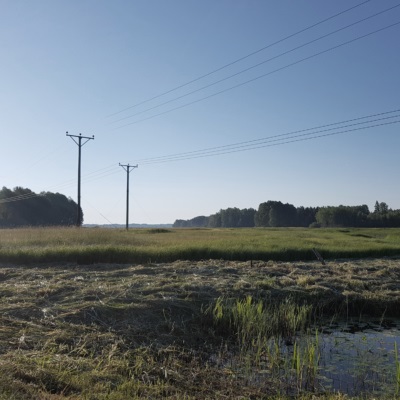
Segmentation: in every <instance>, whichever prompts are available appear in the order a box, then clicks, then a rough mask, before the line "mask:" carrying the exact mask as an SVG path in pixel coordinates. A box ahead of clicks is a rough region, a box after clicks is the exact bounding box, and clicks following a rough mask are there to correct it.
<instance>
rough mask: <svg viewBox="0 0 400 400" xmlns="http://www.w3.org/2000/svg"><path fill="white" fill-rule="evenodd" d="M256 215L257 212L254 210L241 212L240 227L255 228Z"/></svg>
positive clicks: (247, 209) (246, 209)
mask: <svg viewBox="0 0 400 400" xmlns="http://www.w3.org/2000/svg"><path fill="white" fill-rule="evenodd" d="M255 214H256V210H255V209H254V208H244V209H243V210H240V226H241V227H243V228H252V227H253V226H254V216H255Z"/></svg>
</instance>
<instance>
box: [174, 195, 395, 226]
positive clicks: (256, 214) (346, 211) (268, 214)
mask: <svg viewBox="0 0 400 400" xmlns="http://www.w3.org/2000/svg"><path fill="white" fill-rule="evenodd" d="M173 227H174V228H195V227H196V228H206V227H208V228H242V227H243V228H244V227H315V228H317V227H400V210H391V209H390V208H389V206H388V205H387V204H386V203H384V202H382V203H379V202H378V201H377V202H376V203H375V207H374V211H373V212H370V210H369V209H368V206H367V205H361V206H343V205H340V206H337V207H295V206H294V205H292V204H288V203H286V204H283V203H282V202H280V201H271V200H269V201H267V202H265V203H261V204H260V205H259V207H258V210H255V209H253V208H245V209H243V210H240V209H239V208H227V209H226V210H220V211H219V212H217V213H216V214H213V215H210V216H208V217H206V216H199V217H195V218H193V219H190V220H181V219H179V220H176V221H175V223H174V225H173Z"/></svg>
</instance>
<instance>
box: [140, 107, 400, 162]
mask: <svg viewBox="0 0 400 400" xmlns="http://www.w3.org/2000/svg"><path fill="white" fill-rule="evenodd" d="M398 117H400V115H398ZM398 123H400V120H397V121H391V122H385V123H380V124H375V125H370V126H363V127H359V128H353V129H347V130H344V131H339V132H331V133H326V134H321V135H316V136H312V137H302V138H299V137H300V136H303V135H298V136H293V138H288V139H287V140H285V141H281V142H279V143H268V144H264V145H261V146H253V147H247V148H244V149H234V150H231V149H229V150H226V151H220V152H218V153H210V154H199V155H195V156H188V157H184V158H177V159H171V160H168V159H167V160H162V161H154V162H147V163H142V164H141V165H149V164H160V163H167V162H172V161H186V160H192V159H195V158H204V157H210V156H220V155H224V154H231V153H238V152H242V151H248V150H257V149H261V148H265V147H272V146H280V145H284V144H289V143H294V142H302V141H305V140H312V139H319V138H323V137H328V136H334V135H339V134H342V133H349V132H355V131H360V130H363V129H371V128H376V127H380V126H386V125H393V124H398ZM294 138H296V139H294ZM292 139H293V140H292Z"/></svg>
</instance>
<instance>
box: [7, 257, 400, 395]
mask: <svg viewBox="0 0 400 400" xmlns="http://www.w3.org/2000/svg"><path fill="white" fill-rule="evenodd" d="M246 296H252V297H253V298H257V299H264V300H268V301H279V300H282V299H285V298H290V299H292V300H293V301H295V302H298V303H299V304H300V303H301V304H304V303H307V304H310V305H312V306H313V310H314V314H315V315H316V316H319V315H321V314H324V315H332V314H333V313H337V312H342V313H344V314H345V315H346V316H351V315H354V316H356V317H357V318H359V317H360V315H361V314H364V315H365V314H367V312H368V313H372V314H373V315H375V316H379V317H381V316H382V315H385V316H387V315H393V316H397V317H399V316H400V260H398V259H369V260H359V261H357V260H356V261H339V262H334V261H331V262H328V263H327V265H325V266H322V265H321V264H319V263H317V262H309V263H306V262H298V263H277V262H262V261H259V262H253V263H252V265H251V264H250V262H232V261H222V260H209V261H199V262H189V261H176V262H173V263H167V264H140V265H130V264H124V265H122V264H120V265H117V264H95V265H77V264H67V263H65V264H46V265H43V264H42V265H39V264H38V265H33V266H20V265H12V264H8V265H2V266H1V268H0V399H135V398H137V399H139V398H152V399H161V398H169V399H207V398H209V399H239V398H240V399H262V398H271V397H270V396H275V397H274V398H284V397H279V396H278V394H277V393H276V391H275V389H274V382H271V381H268V380H266V381H265V382H259V383H257V384H255V383H254V382H248V381H247V380H246V379H245V377H240V376H236V375H235V374H233V373H232V372H231V371H230V370H229V369H224V368H221V367H220V366H217V365H215V363H214V362H213V356H215V354H217V353H219V352H220V351H222V350H221V349H222V348H223V347H224V346H225V347H224V348H226V346H227V345H228V343H230V337H229V332H225V335H224V334H222V335H221V333H218V332H216V331H215V328H214V326H213V323H212V321H211V319H210V318H209V317H208V316H207V315H205V314H204V309H206V308H207V306H209V305H211V304H213V303H214V302H215V301H216V299H218V298H221V297H223V298H225V299H229V298H231V299H244V298H245V297H246ZM315 398H317V397H315ZM332 398H333V397H332ZM335 398H341V397H340V396H337V397H335Z"/></svg>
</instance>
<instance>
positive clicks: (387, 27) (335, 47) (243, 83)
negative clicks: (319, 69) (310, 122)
mask: <svg viewBox="0 0 400 400" xmlns="http://www.w3.org/2000/svg"><path fill="white" fill-rule="evenodd" d="M399 24H400V21H398V22H395V23H393V24H390V25H386V26H384V27H383V28H380V29H376V30H374V31H372V32H368V33H366V34H364V35H361V36H358V37H356V38H354V39H351V40H348V41H346V42H342V43H340V44H338V45H336V46H333V47H330V48H328V49H325V50H322V51H319V52H317V53H314V54H312V55H310V56H307V57H304V58H302V59H300V60H297V61H294V62H292V63H290V64H286V65H284V66H283V67H279V68H277V69H275V70H272V71H269V72H267V73H265V74H262V75H259V76H257V77H255V78H252V79H249V80H247V81H244V82H241V83H238V84H237V85H234V86H231V87H229V88H226V89H223V90H220V91H219V92H216V93H212V94H210V95H208V96H205V97H201V98H199V99H197V100H193V101H191V102H189V103H186V104H183V105H180V106H177V107H174V108H171V109H169V110H166V111H163V112H160V113H158V114H154V115H151V116H149V117H146V118H142V119H139V120H136V121H133V122H130V123H127V124H124V125H121V126H118V127H116V128H115V129H114V130H117V129H121V128H124V127H126V126H130V125H134V124H138V123H140V122H143V121H147V120H149V119H153V118H156V117H159V116H161V115H165V114H168V113H170V112H173V111H177V110H180V109H182V108H185V107H188V106H191V105H193V104H196V103H200V102H201V101H204V100H207V99H210V98H212V97H215V96H218V95H220V94H222V93H226V92H228V91H231V90H233V89H237V88H239V87H241V86H244V85H247V84H248V83H251V82H255V81H257V80H259V79H262V78H265V77H266V76H269V75H272V74H275V73H277V72H280V71H283V70H285V69H287V68H290V67H293V66H295V65H297V64H300V63H302V62H305V61H308V60H311V59H313V58H315V57H318V56H321V55H322V54H325V53H328V52H330V51H333V50H336V49H338V48H341V47H343V46H346V45H349V44H351V43H354V42H356V41H358V40H361V39H365V38H366V37H369V36H371V35H374V34H377V33H379V32H382V31H384V30H386V29H390V28H393V27H394V26H397V25H399Z"/></svg>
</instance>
